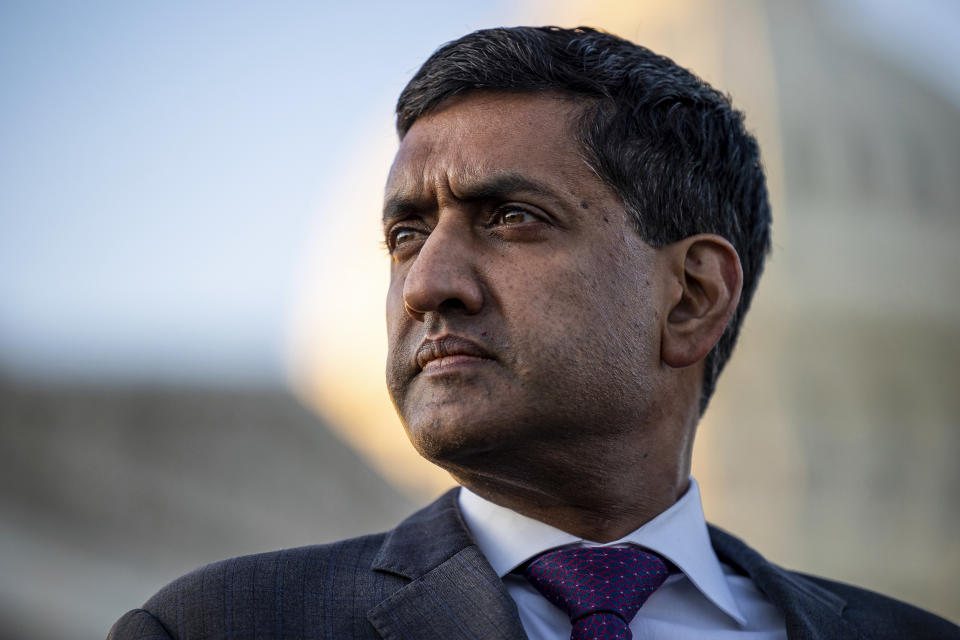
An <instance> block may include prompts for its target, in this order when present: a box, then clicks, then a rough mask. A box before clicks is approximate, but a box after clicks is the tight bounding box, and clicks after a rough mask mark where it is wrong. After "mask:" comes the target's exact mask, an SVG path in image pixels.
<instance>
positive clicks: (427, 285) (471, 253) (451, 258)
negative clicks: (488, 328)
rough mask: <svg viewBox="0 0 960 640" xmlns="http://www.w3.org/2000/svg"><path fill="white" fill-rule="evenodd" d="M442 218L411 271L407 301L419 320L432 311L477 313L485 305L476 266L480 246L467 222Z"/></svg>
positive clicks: (404, 294) (408, 280)
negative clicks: (443, 220) (459, 223)
mask: <svg viewBox="0 0 960 640" xmlns="http://www.w3.org/2000/svg"><path fill="white" fill-rule="evenodd" d="M446 222H449V223H450V224H444V223H443V222H441V223H440V224H438V225H437V226H436V227H435V228H434V229H433V231H432V232H431V233H430V235H429V236H428V237H427V239H426V240H425V241H424V243H423V246H422V247H420V252H419V253H418V254H417V257H416V258H414V260H413V264H412V265H411V266H410V269H409V270H408V271H407V275H406V279H405V281H404V285H403V303H404V306H405V307H406V310H407V313H408V314H410V316H411V317H412V318H413V319H414V320H417V321H420V322H423V320H424V316H425V315H426V314H428V313H431V312H451V311H457V310H461V311H463V312H464V313H468V314H474V313H477V312H479V311H480V309H481V308H482V307H483V287H482V285H481V282H480V278H479V274H478V273H477V270H476V266H477V264H476V256H475V252H476V247H475V246H474V243H473V238H472V237H471V234H470V231H469V229H468V228H466V227H467V225H463V224H461V225H457V224H455V223H454V221H452V220H448V221H446Z"/></svg>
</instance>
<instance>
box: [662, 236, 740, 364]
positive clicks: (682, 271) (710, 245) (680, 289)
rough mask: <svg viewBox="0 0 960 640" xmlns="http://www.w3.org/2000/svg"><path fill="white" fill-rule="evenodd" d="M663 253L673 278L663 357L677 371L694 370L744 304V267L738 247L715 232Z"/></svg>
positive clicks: (669, 248)
mask: <svg viewBox="0 0 960 640" xmlns="http://www.w3.org/2000/svg"><path fill="white" fill-rule="evenodd" d="M661 251H663V252H664V254H663V257H664V258H665V259H666V260H667V265H666V266H667V268H668V270H669V271H670V272H671V273H672V275H673V280H672V282H671V287H670V296H671V297H670V299H669V304H670V308H669V309H668V311H667V316H666V321H665V322H664V328H663V334H662V343H661V345H660V352H661V357H662V359H663V362H664V363H665V364H667V365H669V366H671V367H675V368H679V367H688V366H690V365H692V364H695V363H697V362H699V361H700V360H702V359H703V358H705V357H706V356H707V354H708V353H710V350H711V349H713V346H714V345H715V344H717V341H718V340H719V339H720V336H721V335H723V332H724V330H725V329H726V328H727V324H728V323H729V322H730V318H731V316H733V312H734V311H735V310H736V308H737V303H738V302H739V301H740V290H741V288H742V287H743V269H742V268H741V266H740V257H739V256H738V255H737V250H736V249H734V248H733V245H731V244H730V243H729V242H728V241H727V240H726V239H724V238H722V237H720V236H717V235H713V234H706V233H705V234H700V235H696V236H690V237H689V238H684V239H683V240H680V241H679V242H675V243H673V244H670V245H667V246H666V247H663V249H662V250H661Z"/></svg>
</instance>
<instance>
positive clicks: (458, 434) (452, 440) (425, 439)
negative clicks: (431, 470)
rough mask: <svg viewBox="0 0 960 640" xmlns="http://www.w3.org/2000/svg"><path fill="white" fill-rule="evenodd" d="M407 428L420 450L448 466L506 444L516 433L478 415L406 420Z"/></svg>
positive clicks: (419, 451) (433, 461)
mask: <svg viewBox="0 0 960 640" xmlns="http://www.w3.org/2000/svg"><path fill="white" fill-rule="evenodd" d="M405 428H406V430H407V437H409V438H410V442H411V443H413V446H414V448H415V449H416V450H417V452H418V453H419V454H420V455H421V456H422V457H424V458H425V459H427V460H429V461H430V462H432V463H434V464H436V465H438V466H440V467H443V468H445V469H449V468H451V467H457V466H460V465H461V464H463V463H466V462H467V461H468V460H470V459H471V458H474V457H477V456H482V455H484V454H488V453H490V452H491V451H493V450H495V449H497V448H499V447H503V446H504V445H505V444H506V443H507V442H509V441H510V440H512V435H513V434H511V433H507V432H504V429H503V426H502V423H500V422H497V421H483V420H477V416H476V415H472V416H471V415H463V416H456V417H447V418H446V419H442V420H441V419H438V418H436V417H433V418H432V419H431V420H428V421H419V420H413V421H409V422H407V421H405Z"/></svg>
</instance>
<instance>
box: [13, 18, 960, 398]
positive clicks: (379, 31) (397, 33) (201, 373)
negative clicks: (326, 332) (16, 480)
mask: <svg viewBox="0 0 960 640" xmlns="http://www.w3.org/2000/svg"><path fill="white" fill-rule="evenodd" d="M827 4H828V5H829V6H832V7H834V8H835V9H836V13H837V16H838V22H839V23H843V24H846V25H847V28H849V29H851V30H852V31H853V32H855V33H856V34H859V35H858V37H861V38H862V39H863V41H864V42H866V43H867V44H868V45H870V46H875V47H879V48H880V49H884V47H886V49H884V50H885V51H887V52H888V53H890V46H891V43H892V45H894V49H893V53H892V54H891V55H893V57H894V58H896V59H897V60H898V61H899V62H901V63H903V65H904V66H906V67H908V68H913V69H924V68H929V67H930V64H929V61H930V60H939V61H940V62H939V63H938V64H940V65H941V66H937V65H934V66H933V69H934V70H935V71H934V72H933V73H928V74H927V75H928V76H929V77H928V81H929V82H930V83H932V84H934V85H937V84H938V83H939V86H940V88H941V90H942V91H943V93H944V94H945V95H953V99H955V100H956V101H957V104H960V90H958V87H960V82H957V73H956V72H955V71H954V72H952V73H942V72H939V73H938V72H937V71H936V70H937V69H942V64H943V60H948V59H952V60H956V59H957V56H960V52H958V51H957V49H956V48H957V46H958V45H957V44H956V43H955V39H954V38H952V37H951V36H950V34H951V33H956V27H957V25H958V24H960V21H958V10H957V5H955V4H953V3H951V2H949V1H945V0H924V1H922V2H917V3H910V7H912V9H909V10H907V12H906V13H905V10H904V9H903V7H904V6H905V5H904V4H901V3H895V2H890V1H887V0H871V1H869V2H868V0H847V1H845V2H830V3H827ZM511 11H512V10H511V9H510V7H508V6H507V5H506V4H504V3H497V2H489V3H449V2H439V1H435V2H427V1H418V2H413V3H396V2H376V3H374V2H363V3H359V2H353V3H326V2H284V3H254V2H217V1H210V2H202V3H197V2H182V1H170V2H135V3H121V2H84V3H72V2H45V1H36V2H28V1H23V2H10V1H0V86H2V87H3V90H2V93H0V373H4V372H6V373H8V374H9V373H12V374H15V375H18V376H28V377H38V378H42V379H47V380H57V379H68V380H69V379H76V378H86V379H96V378H102V379H107V380H110V381H114V382H117V381H121V382H122V381H142V380H148V381H158V380H159V381H164V380H167V381H169V380H174V381H177V380H186V381H207V382H217V383H223V384H253V385H264V384H266V385H282V384H284V376H285V370H286V360H287V358H288V347H289V345H288V337H289V336H288V333H289V325H290V314H291V313H292V309H295V307H296V301H297V298H298V288H299V287H302V286H303V282H304V280H305V276H304V273H303V269H304V268H305V267H304V265H316V264H324V263H323V262H322V260H321V261H320V262H319V263H318V262H317V261H316V260H315V258H316V255H315V254H316V253H317V252H319V253H321V254H322V253H323V252H325V251H327V250H331V251H332V250H333V249H334V248H338V244H339V243H340V242H341V241H342V240H343V237H342V236H341V235H340V234H341V233H342V229H343V222H344V221H345V220H349V219H350V218H351V217H352V216H360V215H364V216H371V215H373V216H375V215H376V212H375V211H365V210H364V211H358V210H354V209H353V208H351V207H346V206H344V205H343V203H344V202H345V201H349V198H348V199H347V200H345V199H344V197H343V191H344V185H350V188H352V189H360V190H372V191H376V192H379V189H380V188H381V187H380V185H379V184H368V185H367V184H362V183H354V182H351V180H352V177H351V176H355V175H356V167H357V166H358V165H360V166H363V165H364V161H365V158H364V153H366V150H367V149H369V148H378V149H379V148H381V147H382V146H383V145H381V144H379V143H377V144H371V142H370V140H371V138H376V139H380V138H383V137H384V136H390V135H391V134H390V126H391V125H392V108H393V104H394V100H395V99H396V96H397V94H398V93H399V91H400V90H401V88H402V87H403V85H404V84H405V82H406V81H407V79H409V77H410V76H411V75H412V74H413V73H414V71H415V70H416V68H417V67H418V66H419V64H420V63H421V62H422V61H423V60H424V59H425V58H426V57H427V56H428V55H429V53H430V52H431V51H433V49H434V48H435V47H436V46H437V45H439V44H440V43H442V42H444V41H447V40H450V39H452V38H455V37H457V36H459V35H462V34H463V33H466V32H468V31H471V30H474V29H476V28H480V27H484V26H493V25H495V24H498V23H502V22H509V21H510V18H509V16H510V15H511ZM951 92H953V93H952V94H951ZM381 155H382V154H380V155H377V156H376V158H375V159H374V158H371V165H372V164H373V163H374V162H375V163H376V164H377V166H376V167H371V170H372V171H373V172H374V173H372V174H371V175H380V174H382V173H383V172H384V171H385V168H386V164H388V162H389V157H388V155H387V156H384V157H381ZM332 194H338V195H337V197H333V196H332ZM363 202H366V201H363ZM376 240H377V238H371V239H370V241H371V242H376ZM308 268H309V267H308ZM324 268H325V269H331V265H329V264H326V265H325V267H324ZM384 269H386V263H384ZM308 275H309V277H313V278H321V279H323V278H340V277H343V275H344V274H343V273H337V272H336V269H335V265H334V267H333V271H327V272H324V273H311V274H308Z"/></svg>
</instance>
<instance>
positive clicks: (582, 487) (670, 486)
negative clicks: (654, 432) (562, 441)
mask: <svg viewBox="0 0 960 640" xmlns="http://www.w3.org/2000/svg"><path fill="white" fill-rule="evenodd" d="M689 441H690V444H692V437H691V438H689ZM672 442H673V445H674V447H675V446H676V440H675V439H674V440H672ZM658 444H663V443H649V446H646V447H638V446H636V444H634V445H633V446H631V447H627V446H620V447H616V448H614V447H610V448H609V450H608V451H606V452H604V453H605V455H603V456H597V457H596V458H595V459H594V460H588V459H585V457H584V456H583V455H578V456H569V457H566V459H564V456H562V455H558V454H560V452H557V451H556V450H553V451H549V454H550V455H549V457H545V456H535V455H532V454H530V453H529V452H527V453H526V454H525V455H524V454H523V452H518V453H520V455H517V456H516V457H515V458H514V459H506V460H505V459H504V457H503V455H502V452H497V453H496V454H495V453H494V452H491V453H488V454H477V455H475V456H471V459H470V460H469V463H468V464H446V465H444V466H445V467H446V468H447V469H448V470H449V471H450V472H451V474H452V475H453V476H454V478H455V479H456V480H457V481H458V482H459V483H460V484H462V485H463V486H465V487H467V488H468V489H470V490H471V491H473V492H474V493H476V494H477V495H479V496H481V497H483V498H485V499H487V500H489V501H491V502H493V503H496V504H499V505H501V506H503V507H507V508H508V509H512V510H513V511H516V512H517V513H520V514H523V515H525V516H527V517H530V518H534V519H536V520H539V521H541V522H544V523H546V524H549V525H551V526H553V527H556V528H557V529H560V530H562V531H566V532H568V533H570V534H573V535H575V536H577V537H580V538H583V539H585V540H592V541H595V542H610V541H613V540H617V539H619V538H622V537H624V536H625V535H627V534H628V533H630V532H631V531H634V530H635V529H637V528H639V527H640V526H642V525H643V524H645V523H646V522H649V521H650V520H652V519H653V518H655V517H656V516H657V515H659V514H660V513H662V512H663V511H665V510H666V509H668V508H669V507H670V506H671V505H673V503H674V502H676V501H677V500H678V499H679V498H680V497H681V496H682V495H683V494H684V492H685V491H686V490H687V487H688V485H689V477H690V464H689V463H690V456H689V453H690V451H689V450H690V447H689V446H687V443H686V441H684V443H683V446H682V447H681V449H682V450H681V451H679V452H678V453H677V455H674V456H670V455H666V452H667V451H668V449H667V448H664V447H661V446H657V445H658ZM572 470H573V471H572Z"/></svg>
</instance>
